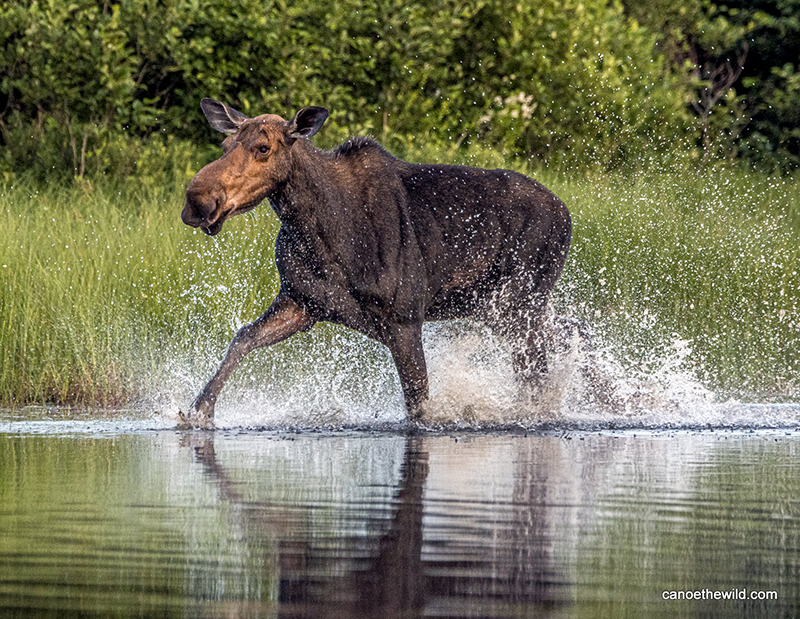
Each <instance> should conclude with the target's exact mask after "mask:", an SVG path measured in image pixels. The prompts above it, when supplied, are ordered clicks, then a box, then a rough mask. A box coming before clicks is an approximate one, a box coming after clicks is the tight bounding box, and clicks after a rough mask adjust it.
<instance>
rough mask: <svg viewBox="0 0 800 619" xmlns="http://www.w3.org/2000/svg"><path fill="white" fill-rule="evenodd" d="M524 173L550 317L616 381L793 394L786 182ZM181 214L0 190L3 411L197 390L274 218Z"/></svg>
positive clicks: (253, 292) (116, 201)
mask: <svg viewBox="0 0 800 619" xmlns="http://www.w3.org/2000/svg"><path fill="white" fill-rule="evenodd" d="M490 159H491V158H490ZM468 163H475V164H478V163H482V164H483V165H487V164H489V163H491V162H490V161H486V162H484V161H481V162H471V161H469V162H468ZM529 172H530V171H529ZM531 173H532V174H533V175H534V176H535V177H537V178H539V179H540V180H541V181H542V182H544V183H545V184H546V185H548V186H549V187H551V188H552V189H553V190H554V191H555V192H556V193H557V194H558V195H559V196H560V197H561V198H562V199H563V200H564V201H565V202H566V203H567V204H568V205H569V206H570V209H571V211H572V213H573V220H574V241H573V247H572V252H571V256H570V260H569V262H568V267H567V270H566V272H565V275H564V278H563V280H562V282H561V283H560V285H559V289H558V294H557V298H556V305H557V307H558V310H559V311H560V312H564V313H568V314H572V315H574V316H577V317H579V318H582V319H585V320H586V321H588V322H589V323H590V325H591V326H592V327H593V329H594V330H595V332H596V334H597V337H598V339H599V340H600V341H602V342H604V343H605V344H607V345H609V346H611V348H613V350H614V354H615V355H616V356H617V358H618V359H620V360H622V362H623V363H624V364H626V365H627V367H629V368H630V369H631V371H641V372H644V373H647V372H654V371H658V368H659V367H660V364H662V365H663V363H664V359H665V356H667V357H668V356H669V354H670V351H671V350H672V349H674V347H675V346H676V345H684V348H685V350H686V351H688V352H684V353H683V356H682V357H681V361H680V362H681V363H682V364H684V365H685V366H686V368H688V369H689V370H690V371H691V372H692V373H694V374H695V375H696V376H697V377H698V378H700V379H701V380H702V381H703V382H704V383H706V384H707V385H708V386H709V387H711V388H713V389H715V390H716V391H717V392H718V394H719V395H720V396H721V397H727V396H733V397H740V398H759V399H764V398H767V399H797V398H798V397H800V392H799V391H798V385H799V384H800V381H799V380H798V377H800V350H798V340H800V276H798V262H799V261H800V197H798V195H800V191H798V189H800V183H798V182H797V181H794V180H787V179H770V178H766V177H759V176H754V175H746V174H744V173H742V172H737V171H730V170H712V171H710V172H707V173H704V174H698V173H697V172H696V171H690V172H687V173H683V174H682V173H676V172H671V173H665V174H656V173H652V174H648V175H647V176H641V177H631V176H620V175H611V176H596V177H588V176H585V175H583V176H581V177H580V178H575V177H573V176H570V175H568V174H563V173H557V172H554V171H547V170H544V171H538V172H537V171H533V172H531ZM182 203H183V186H182V183H175V184H172V185H169V186H167V187H162V186H159V185H157V184H155V183H147V182H146V181H144V180H143V181H142V182H141V183H138V184H134V183H129V184H127V185H125V186H123V187H115V186H113V185H112V184H111V183H109V184H108V185H107V186H95V187H91V186H89V185H76V186H74V187H66V188H65V187H61V186H53V187H45V188H42V187H36V186H34V185H26V184H24V183H22V184H18V185H15V186H13V187H11V186H6V187H4V188H2V189H0V225H2V227H3V230H4V231H5V234H4V236H3V241H2V242H0V321H1V322H2V329H1V330H0V350H2V351H3V355H2V356H1V357H0V401H2V403H3V405H11V406H13V405H22V404H26V403H61V404H65V403H66V404H82V405H89V406H97V407H104V406H121V405H124V404H126V403H131V402H135V401H136V400H137V398H138V397H140V395H141V393H142V391H143V389H145V388H152V386H151V385H150V386H148V383H152V382H153V380H154V377H157V376H160V375H162V374H163V369H164V368H165V367H167V366H169V365H170V364H174V363H175V361H176V359H179V360H180V363H181V366H182V367H183V368H185V370H184V371H186V372H190V373H193V374H195V373H196V374H197V376H195V377H194V378H193V379H191V380H193V381H195V382H196V383H197V384H199V382H200V381H201V380H202V379H203V378H205V375H206V374H207V372H208V371H209V370H210V369H211V368H212V367H213V366H214V364H215V363H216V362H217V361H218V358H219V356H220V355H221V353H222V351H223V350H224V348H225V346H226V345H227V342H228V340H229V339H230V337H231V336H232V335H233V333H234V332H235V330H236V329H237V328H238V327H239V326H241V325H242V324H244V323H245V322H248V321H250V320H252V319H254V318H255V317H256V316H258V315H259V314H260V313H262V312H263V311H264V309H266V307H267V306H268V305H269V303H270V301H271V300H272V298H273V297H274V295H275V294H276V293H277V290H278V280H277V274H276V270H275V267H274V262H273V259H274V258H273V257H274V249H273V247H274V239H275V234H276V233H277V220H276V219H275V217H274V215H273V214H272V213H271V211H270V209H269V208H268V207H267V206H266V205H264V206H262V207H261V208H259V209H257V210H256V211H255V212H254V213H252V214H250V215H247V216H244V217H238V218H235V219H233V220H231V221H230V222H228V223H226V226H225V230H224V231H223V232H222V233H221V234H220V235H219V236H217V237H215V238H213V239H212V238H208V237H206V236H204V235H202V233H199V232H197V231H196V230H192V229H190V228H188V227H186V226H184V225H183V224H182V223H181V221H180V209H181V206H182ZM315 331H321V332H320V333H319V334H318V335H317V336H316V337H317V339H319V338H322V339H323V340H325V339H326V338H327V339H330V340H331V341H335V339H336V337H338V336H337V330H336V329H331V328H327V327H325V328H323V329H321V330H320V329H319V328H316V329H315ZM303 337H308V336H303ZM681 343H683V344H681ZM303 346H304V344H303V343H302V342H301V343H300V344H299V347H300V348H302V347H303ZM195 379H196V380H195Z"/></svg>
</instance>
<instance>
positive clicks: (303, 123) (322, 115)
mask: <svg viewBox="0 0 800 619" xmlns="http://www.w3.org/2000/svg"><path fill="white" fill-rule="evenodd" d="M326 118H328V110H326V109H325V108H324V107H316V106H314V105H311V106H309V107H304V108H303V109H302V110H300V111H299V112H297V114H295V115H294V118H292V120H290V121H289V130H288V133H289V137H292V138H310V137H311V136H312V135H314V134H315V133H316V132H317V131H319V130H320V128H322V125H323V123H324V122H325V119H326Z"/></svg>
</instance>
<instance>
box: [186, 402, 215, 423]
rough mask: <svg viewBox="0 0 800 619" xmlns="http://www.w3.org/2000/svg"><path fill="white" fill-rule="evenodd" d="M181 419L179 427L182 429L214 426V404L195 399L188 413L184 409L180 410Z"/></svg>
mask: <svg viewBox="0 0 800 619" xmlns="http://www.w3.org/2000/svg"><path fill="white" fill-rule="evenodd" d="M178 417H179V418H180V421H179V423H178V427H179V428H181V429H187V430H188V429H192V428H202V429H209V428H213V427H214V405H213V404H211V403H209V402H208V401H202V402H197V401H195V402H194V403H193V404H192V406H191V408H189V414H188V415H186V414H184V413H183V411H178Z"/></svg>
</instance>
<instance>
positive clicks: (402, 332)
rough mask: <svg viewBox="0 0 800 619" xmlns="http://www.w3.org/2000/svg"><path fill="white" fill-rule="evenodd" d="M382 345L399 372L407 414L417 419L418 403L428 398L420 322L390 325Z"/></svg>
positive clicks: (420, 407)
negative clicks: (386, 349)
mask: <svg viewBox="0 0 800 619" xmlns="http://www.w3.org/2000/svg"><path fill="white" fill-rule="evenodd" d="M386 345H387V346H388V347H389V350H390V351H391V353H392V358H393V359H394V364H395V365H396V366H397V373H398V374H399V375H400V385H401V387H402V388H403V396H404V397H405V401H406V409H407V410H408V416H409V418H411V419H418V418H419V417H421V416H422V406H423V405H424V403H425V402H426V401H427V400H428V370H427V368H426V366H425V353H424V352H423V350H422V324H418V325H404V326H402V327H401V326H398V327H395V328H393V329H391V331H390V335H389V338H388V341H387V342H386Z"/></svg>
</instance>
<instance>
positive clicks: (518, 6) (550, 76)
mask: <svg viewBox="0 0 800 619" xmlns="http://www.w3.org/2000/svg"><path fill="white" fill-rule="evenodd" d="M655 42H656V39H655V37H654V36H653V34H652V33H651V32H649V31H647V30H645V29H643V28H639V27H638V26H637V24H636V22H633V21H630V20H629V19H628V17H626V16H625V15H624V14H623V13H622V10H621V9H620V7H619V6H618V5H615V4H610V3H609V2H608V1H607V0H586V1H583V2H578V1H577V0H568V1H567V2H566V3H563V2H556V0H537V2H534V3H517V2H515V1H513V0H498V2H493V3H486V2H482V1H479V0H448V1H446V2H435V3H434V2H420V3H417V4H408V3H405V2H399V0H381V1H380V2H376V3H371V4H368V5H362V3H360V2H356V1H355V0H324V1H319V0H313V1H312V0H298V1H296V2H285V1H283V0H274V1H273V2H266V3H265V2H261V1H252V0H251V1H247V2H241V3H239V2H236V3H231V2H230V1H229V0H205V1H203V2H195V1H189V0H166V1H164V2H155V1H154V0H131V2H125V3H121V4H119V5H109V4H102V5H101V4H100V3H98V2H93V1H91V0H76V1H75V2H71V3H58V2H55V1H54V0H50V1H49V2H48V1H47V0H35V1H34V2H27V1H23V0H12V1H11V2H9V3H6V4H5V5H4V8H2V9H0V63H2V66H3V74H4V75H5V77H4V79H3V81H2V86H1V87H0V93H2V95H0V96H3V97H5V99H6V102H5V103H6V104H5V106H4V109H3V110H2V111H0V129H1V130H2V137H3V140H4V142H5V146H6V148H5V149H4V153H3V155H2V158H0V166H1V167H0V170H3V171H4V173H5V174H6V175H7V176H9V175H11V174H19V173H23V172H24V174H33V175H34V176H35V177H37V178H39V179H40V180H51V179H53V178H58V177H63V176H67V177H68V176H77V177H82V176H84V175H88V176H90V177H95V176H99V175H104V174H113V175H115V176H118V177H124V176H127V175H129V174H130V173H132V172H133V171H134V170H135V169H136V167H137V165H136V162H137V150H138V147H137V145H136V141H137V140H142V139H150V136H153V135H160V136H162V137H164V136H166V135H170V136H173V139H175V140H190V141H192V142H194V143H208V142H209V141H212V140H213V141H217V140H218V138H216V137H213V132H212V131H211V130H210V129H209V128H208V127H207V125H206V123H205V121H204V119H203V117H202V114H201V112H200V108H199V100H200V98H201V97H204V96H210V97H215V98H218V99H221V100H224V101H226V102H228V103H229V104H231V105H233V106H234V107H237V108H239V109H241V111H243V112H244V113H246V114H251V115H255V114H257V113H261V112H264V111H270V112H276V113H280V114H282V115H284V116H286V115H290V114H292V113H293V112H294V111H296V109H298V108H300V107H301V106H303V105H307V104H312V103H314V104H323V105H325V106H327V107H328V108H330V109H331V111H332V116H331V121H330V123H329V126H328V128H327V129H326V132H325V134H324V136H322V139H324V140H326V141H327V143H328V144H332V143H334V142H338V141H340V140H342V139H344V138H345V137H347V136H348V135H349V134H361V133H372V134H376V135H377V136H378V137H380V138H381V139H382V140H383V141H384V142H385V143H386V145H387V146H388V147H389V148H391V149H393V150H395V151H397V152H399V154H403V153H405V152H409V151H410V150H413V148H414V143H415V142H418V143H419V142H426V143H432V144H433V145H435V146H436V147H450V148H451V149H452V150H453V151H456V150H458V149H459V148H468V146H469V143H470V142H476V143H477V142H480V143H481V144H482V145H486V144H488V145H491V146H495V147H497V148H499V149H501V150H502V151H504V152H506V153H507V154H510V155H512V154H513V155H518V156H522V157H536V158H540V159H542V160H548V161H567V162H569V163H571V164H573V165H580V166H582V167H587V166H592V165H601V166H606V167H612V166H616V165H620V164H626V165H633V166H634V167H640V166H642V165H643V162H647V161H648V160H649V159H650V158H651V157H652V156H653V155H654V154H655V153H659V152H660V153H663V152H665V151H669V150H670V149H672V147H673V146H674V145H675V144H676V143H679V142H680V140H679V138H680V136H681V135H682V134H684V133H685V132H686V130H687V128H688V127H689V125H690V116H689V114H688V112H687V110H686V108H685V104H686V97H687V92H686V90H685V89H683V88H682V87H681V83H680V82H679V81H677V80H676V79H675V77H674V76H673V74H672V73H671V72H670V68H669V66H668V64H667V63H666V62H665V60H664V58H663V57H662V56H661V55H659V53H658V50H657V49H656V48H655ZM525 101H528V103H525V105H524V106H523V107H520V104H521V103H522V102H525ZM0 106H2V99H0ZM518 107H519V108H520V109H517V108H518ZM126 150H127V151H130V154H129V155H127V156H126V154H125V152H124V151H126ZM112 151H113V152H112ZM120 153H122V154H121V155H120ZM9 177H10V176H9Z"/></svg>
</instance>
